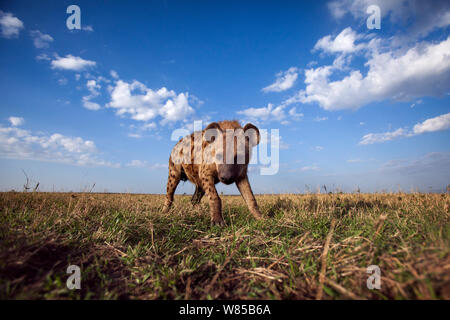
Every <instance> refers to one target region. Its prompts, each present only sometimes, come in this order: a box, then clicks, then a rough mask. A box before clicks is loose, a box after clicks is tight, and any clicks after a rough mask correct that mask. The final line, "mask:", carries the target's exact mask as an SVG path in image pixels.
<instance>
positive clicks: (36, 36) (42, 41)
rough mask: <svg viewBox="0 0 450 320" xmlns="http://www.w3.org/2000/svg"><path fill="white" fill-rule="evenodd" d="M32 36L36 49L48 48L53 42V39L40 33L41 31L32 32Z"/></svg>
mask: <svg viewBox="0 0 450 320" xmlns="http://www.w3.org/2000/svg"><path fill="white" fill-rule="evenodd" d="M30 35H31V37H32V38H33V44H34V46H35V47H36V48H39V49H42V48H48V47H49V43H50V42H53V38H52V37H51V36H50V35H48V34H44V33H42V32H40V31H39V30H32V31H30Z"/></svg>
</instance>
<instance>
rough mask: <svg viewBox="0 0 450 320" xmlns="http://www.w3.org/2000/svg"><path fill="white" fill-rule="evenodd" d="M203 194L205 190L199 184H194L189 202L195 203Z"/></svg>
mask: <svg viewBox="0 0 450 320" xmlns="http://www.w3.org/2000/svg"><path fill="white" fill-rule="evenodd" d="M204 195H205V190H203V189H202V188H201V187H199V186H195V192H194V194H193V195H192V199H191V203H192V205H194V206H195V205H197V204H199V203H200V201H202V198H203V196H204Z"/></svg>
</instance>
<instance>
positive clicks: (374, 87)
mask: <svg viewBox="0 0 450 320" xmlns="http://www.w3.org/2000/svg"><path fill="white" fill-rule="evenodd" d="M449 52H450V37H448V38H447V39H446V40H443V41H442V42H440V43H426V42H422V43H417V44H416V45H415V46H414V47H412V48H410V49H409V50H406V51H404V50H400V49H399V50H395V51H387V52H382V53H380V52H378V50H373V51H372V52H371V57H370V59H369V60H368V61H367V62H366V64H365V65H366V66H367V67H368V69H369V70H368V72H367V74H366V75H365V76H363V74H362V73H361V71H360V70H351V71H350V73H349V74H348V75H347V76H345V77H344V78H342V79H340V80H335V81H331V80H330V77H331V75H332V74H333V72H334V71H335V69H336V68H335V67H334V66H331V65H328V66H320V67H317V68H311V69H307V70H305V84H306V89H305V90H301V91H299V92H298V93H297V94H296V95H295V96H294V97H292V98H290V99H288V100H286V101H285V103H295V102H302V103H318V104H319V106H320V107H322V108H323V109H325V110H342V109H358V108H360V107H362V106H364V105H367V104H369V103H372V102H379V101H383V100H387V99H393V100H401V101H404V100H410V99H414V98H416V97H421V96H426V95H428V96H439V95H442V94H444V93H446V92H448V90H450V55H449V54H448V53H449Z"/></svg>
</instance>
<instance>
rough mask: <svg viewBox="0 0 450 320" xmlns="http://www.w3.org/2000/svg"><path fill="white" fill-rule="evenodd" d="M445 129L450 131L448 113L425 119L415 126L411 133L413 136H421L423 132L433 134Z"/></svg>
mask: <svg viewBox="0 0 450 320" xmlns="http://www.w3.org/2000/svg"><path fill="white" fill-rule="evenodd" d="M447 129H450V113H447V114H443V115H441V116H439V117H435V118H431V119H427V120H425V121H424V122H422V123H418V124H416V125H415V126H414V128H413V132H414V133H415V134H421V133H425V132H435V131H441V130H447Z"/></svg>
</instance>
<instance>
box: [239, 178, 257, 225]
mask: <svg viewBox="0 0 450 320" xmlns="http://www.w3.org/2000/svg"><path fill="white" fill-rule="evenodd" d="M236 185H237V187H238V189H239V191H240V192H241V194H242V197H243V198H244V200H245V202H246V203H247V206H248V209H249V210H250V212H251V213H252V214H253V216H254V217H255V218H256V219H261V218H262V217H263V216H262V214H261V212H260V211H259V208H258V204H257V203H256V199H255V196H254V195H253V191H252V188H251V187H250V182H248V177H245V178H243V179H241V180H239V181H237V182H236Z"/></svg>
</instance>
